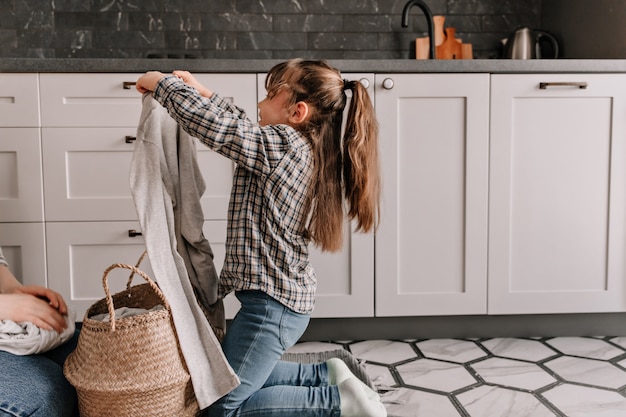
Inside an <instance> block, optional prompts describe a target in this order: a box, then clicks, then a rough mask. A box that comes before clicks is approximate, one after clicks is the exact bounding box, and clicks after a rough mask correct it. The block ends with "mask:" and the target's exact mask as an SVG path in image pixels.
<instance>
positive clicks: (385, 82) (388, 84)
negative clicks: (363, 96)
mask: <svg viewBox="0 0 626 417" xmlns="http://www.w3.org/2000/svg"><path fill="white" fill-rule="evenodd" d="M383 88H384V89H385V90H391V89H392V88H393V80H392V79H391V78H385V79H384V80H383Z"/></svg>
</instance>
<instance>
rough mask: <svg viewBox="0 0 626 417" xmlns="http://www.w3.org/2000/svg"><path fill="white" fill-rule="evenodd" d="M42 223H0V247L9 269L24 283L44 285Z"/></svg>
mask: <svg viewBox="0 0 626 417" xmlns="http://www.w3.org/2000/svg"><path fill="white" fill-rule="evenodd" d="M44 242H45V239H44V224H43V223H41V222H39V223H35V222H30V223H0V247H2V253H3V255H4V257H5V258H6V260H7V262H8V264H9V269H10V270H11V272H12V273H13V275H15V277H16V278H17V279H18V280H19V281H20V282H21V283H22V284H24V285H41V286H43V287H45V286H46V246H45V243H44Z"/></svg>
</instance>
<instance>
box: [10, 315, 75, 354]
mask: <svg viewBox="0 0 626 417" xmlns="http://www.w3.org/2000/svg"><path fill="white" fill-rule="evenodd" d="M75 319H76V314H75V313H74V311H72V310H70V311H68V314H67V315H66V316H65V323H66V324H67V327H66V328H65V330H63V332H62V333H61V334H59V333H58V332H56V331H55V330H45V329H41V328H39V327H37V326H35V325H34V324H33V323H31V322H23V323H16V322H14V321H12V320H0V350H4V351H6V352H9V353H13V354H14V355H35V354H38V353H44V352H47V351H49V350H52V349H54V348H56V347H58V346H60V345H62V344H63V343H65V342H67V341H68V340H69V339H70V338H71V337H72V336H73V335H74V331H75V330H76V324H75V321H76V320H75Z"/></svg>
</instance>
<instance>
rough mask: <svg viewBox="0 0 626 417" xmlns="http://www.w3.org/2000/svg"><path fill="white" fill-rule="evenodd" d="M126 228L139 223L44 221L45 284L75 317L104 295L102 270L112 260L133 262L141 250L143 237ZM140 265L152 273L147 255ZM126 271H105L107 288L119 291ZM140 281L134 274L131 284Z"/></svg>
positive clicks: (134, 227) (123, 285) (130, 228)
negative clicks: (70, 307)
mask: <svg viewBox="0 0 626 417" xmlns="http://www.w3.org/2000/svg"><path fill="white" fill-rule="evenodd" d="M129 230H139V223H138V222H67V223H63V222H60V223H57V222H50V223H46V243H47V244H46V246H47V251H48V284H49V286H50V288H53V289H54V290H55V291H58V292H59V293H61V295H63V297H64V298H65V301H66V302H67V303H68V304H69V305H71V306H72V307H73V308H74V309H75V310H76V319H77V320H79V321H82V319H83V316H84V314H85V311H86V310H87V309H88V308H89V307H90V306H91V305H92V304H93V303H94V302H96V301H97V300H99V299H101V298H103V297H104V289H103V287H102V274H103V273H104V270H105V269H106V268H108V267H109V266H110V265H112V264H114V263H125V264H131V265H135V264H136V263H137V260H138V259H139V257H140V256H141V254H142V253H143V251H144V250H145V247H144V241H143V238H142V237H141V236H135V237H130V236H129V233H128V231H129ZM140 269H141V270H142V271H144V272H145V273H147V274H148V276H150V277H152V276H153V273H152V269H151V268H150V261H149V259H148V258H147V257H146V258H145V259H144V260H143V262H142V264H141V265H140ZM129 275H130V272H129V271H128V270H126V269H119V270H115V271H114V272H112V273H111V274H109V288H110V289H111V292H112V293H116V292H119V291H122V290H123V289H124V288H125V286H126V282H127V280H128V276H129ZM141 281H143V279H142V278H141V277H136V278H135V279H134V284H140V283H141Z"/></svg>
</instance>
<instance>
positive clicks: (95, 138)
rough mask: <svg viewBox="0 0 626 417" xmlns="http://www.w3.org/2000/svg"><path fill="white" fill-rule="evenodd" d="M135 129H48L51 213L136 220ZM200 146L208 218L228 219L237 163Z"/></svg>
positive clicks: (61, 217)
mask: <svg viewBox="0 0 626 417" xmlns="http://www.w3.org/2000/svg"><path fill="white" fill-rule="evenodd" d="M135 133H136V129H134V128H43V129H42V141H43V155H44V156H43V159H44V177H45V202H46V218H47V219H48V220H50V221H92V220H93V221H99V220H104V221H108V220H110V221H115V220H135V219H136V218H137V212H136V210H135V205H134V203H133V199H132V195H131V192H130V185H129V174H130V164H131V161H132V157H133V150H134V142H133V141H127V137H134V135H135ZM128 142H130V143H128ZM197 146H198V150H199V152H198V163H199V165H200V170H201V172H202V176H203V178H204V180H205V183H206V191H205V193H204V195H203V196H202V199H201V203H202V208H203V212H204V217H205V218H206V219H226V214H227V209H228V199H229V195H230V188H231V185H232V175H233V167H234V165H233V164H232V162H230V161H229V160H228V159H226V158H224V157H222V156H220V155H218V154H216V153H215V152H212V151H210V150H208V149H207V148H206V147H204V146H202V145H199V144H198V145H197ZM0 181H1V179H0Z"/></svg>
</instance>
